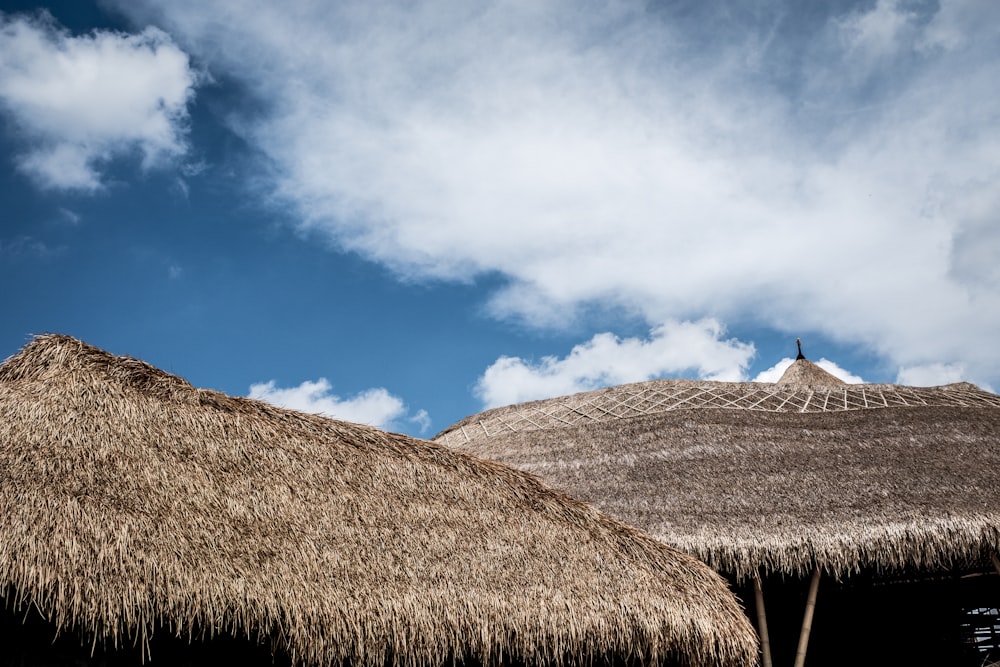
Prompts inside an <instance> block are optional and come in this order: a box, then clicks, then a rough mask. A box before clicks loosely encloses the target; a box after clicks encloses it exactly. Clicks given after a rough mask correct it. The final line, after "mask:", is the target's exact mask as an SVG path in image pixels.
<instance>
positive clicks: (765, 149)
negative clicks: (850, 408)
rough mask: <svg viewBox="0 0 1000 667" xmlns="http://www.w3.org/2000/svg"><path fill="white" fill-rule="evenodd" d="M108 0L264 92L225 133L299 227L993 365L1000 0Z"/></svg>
mask: <svg viewBox="0 0 1000 667" xmlns="http://www.w3.org/2000/svg"><path fill="white" fill-rule="evenodd" d="M119 4H120V6H121V7H122V9H123V10H125V11H127V12H132V14H133V15H135V16H139V15H141V16H143V17H147V16H159V17H160V18H161V19H162V20H163V25H164V26H169V28H170V29H171V30H172V31H174V34H176V35H177V36H178V39H182V40H183V43H184V44H185V46H186V47H188V46H189V48H190V49H191V50H192V51H195V52H197V53H198V54H199V55H200V56H201V57H203V58H204V59H205V60H206V61H207V62H209V63H210V65H211V66H212V67H215V68H217V69H218V70H220V71H225V73H226V74H228V75H230V76H233V77H235V78H236V79H238V80H240V81H241V82H242V83H244V84H245V85H246V86H247V87H248V88H249V89H250V90H251V91H252V92H253V93H254V94H256V95H257V96H258V97H259V99H260V100H264V101H266V105H265V107H266V112H264V113H259V112H258V113H256V115H254V116H248V117H244V118H242V119H241V120H240V122H239V124H238V125H237V129H238V130H239V131H240V132H242V134H243V135H244V136H245V137H246V138H247V139H248V140H249V141H251V142H252V143H253V144H254V145H255V146H256V147H258V148H259V149H261V151H262V152H263V153H264V154H266V155H267V156H268V157H269V159H270V160H272V161H273V165H274V166H275V168H276V173H277V179H276V182H275V184H274V185H275V193H276V196H278V197H279V198H280V199H281V200H283V201H287V202H289V203H290V204H291V205H292V206H293V207H294V210H296V211H297V212H298V213H299V215H300V217H301V219H302V225H303V226H304V227H308V228H311V229H313V230H316V231H319V232H321V233H322V234H325V235H327V236H329V237H330V238H332V239H334V240H335V241H336V243H337V245H338V247H342V248H347V249H350V250H355V251H358V252H360V253H361V254H362V255H364V256H366V257H368V258H370V259H372V260H374V261H377V262H380V263H382V264H385V265H387V266H390V267H392V268H393V269H394V270H396V271H398V272H399V273H400V274H402V275H404V276H406V277H408V278H416V279H421V278H428V277H440V278H446V279H455V280H475V279H476V278H477V277H478V276H480V275H500V276H503V277H505V278H506V280H507V283H506V286H505V287H504V288H503V289H501V290H500V291H499V292H497V293H495V294H493V295H492V297H491V300H490V307H491V309H492V312H493V313H494V314H495V315H496V316H498V317H504V318H519V319H521V320H523V321H525V322H527V323H529V324H532V325H536V326H562V325H563V324H565V323H567V322H570V321H572V320H573V319H574V317H575V316H577V315H579V314H580V313H581V312H585V311H586V309H587V307H589V306H590V305H593V304H599V305H611V306H612V307H620V308H623V309H625V310H626V311H627V312H629V313H630V314H635V315H638V316H640V317H642V318H644V319H645V321H646V322H648V323H649V324H650V325H652V324H655V323H658V322H663V321H668V320H672V321H684V320H691V321H696V320H699V319H701V318H703V317H714V318H717V319H719V320H720V321H726V322H735V321H739V322H741V323H760V324H766V325H768V326H770V327H771V328H773V329H778V330H781V331H803V330H809V331H816V332H820V333H824V334H826V335H828V336H829V337H831V338H833V339H836V340H838V341H841V342H843V343H845V344H850V343H854V344H857V345H859V346H864V348H865V349H866V350H874V351H875V352H877V353H879V354H881V355H882V356H883V357H884V361H886V362H888V363H893V364H896V365H899V366H908V365H916V364H923V363H925V362H926V360H928V359H930V360H934V361H937V362H940V363H945V364H959V363H961V364H965V366H966V367H967V368H975V369H977V372H979V373H980V374H981V375H982V376H984V377H993V378H1000V349H998V348H997V346H995V345H993V344H992V343H993V339H994V338H995V332H996V331H998V330H1000V290H997V289H993V287H994V286H995V283H996V281H997V280H998V278H997V275H998V274H997V272H996V268H995V264H996V263H995V262H993V263H992V264H991V263H990V258H991V254H990V253H989V252H985V251H981V250H979V248H982V247H983V246H982V245H981V243H986V244H988V245H989V247H993V246H995V245H996V239H997V238H998V237H997V236H996V233H995V232H993V231H991V230H993V229H995V227H996V226H995V225H992V224H990V221H991V220H992V218H988V217H986V218H984V213H983V211H984V210H989V206H990V205H992V204H991V202H992V203H995V202H996V201H997V200H998V198H1000V185H998V184H1000V134H998V133H997V132H996V131H995V128H996V118H997V117H998V116H1000V96H997V95H985V94H983V91H987V90H992V89H993V88H995V82H996V81H997V80H1000V4H997V3H984V2H966V1H962V2H959V1H957V0H942V2H940V3H939V4H940V7H939V8H937V7H934V6H932V5H931V4H930V3H928V4H927V5H917V4H914V3H906V4H905V5H904V4H901V3H896V2H891V1H887V0H881V1H880V2H878V3H875V4H874V5H873V4H872V3H868V2H866V3H861V2H859V3H857V4H856V5H854V6H853V7H846V8H843V4H842V3H837V5H838V9H837V11H839V12H840V13H839V14H838V13H832V14H829V15H827V16H825V17H823V20H821V21H812V19H811V18H810V17H812V16H814V15H815V13H816V12H818V11H830V10H823V9H817V8H816V6H815V5H814V4H813V3H796V2H794V1H793V0H783V1H780V2H778V3H774V6H775V9H774V13H775V15H780V16H783V17H785V18H784V19H782V20H785V21H786V24H787V25H786V27H783V28H782V29H781V30H776V29H775V25H777V22H776V21H775V20H769V21H766V22H764V23H762V24H759V25H758V24H754V23H745V24H744V23H735V22H734V21H736V19H737V18H739V17H746V16H749V15H750V13H729V14H726V15H723V14H722V13H715V12H714V10H713V9H712V6H713V5H714V4H715V3H703V4H704V6H705V8H704V9H701V10H698V9H693V8H692V9H691V10H690V11H691V13H692V14H693V18H691V19H686V18H685V17H684V16H681V15H674V14H670V11H671V8H670V3H661V4H657V5H656V8H655V9H653V8H649V9H643V6H642V5H641V4H629V3H603V2H596V1H595V2H584V3H583V4H581V3H580V2H569V0H565V1H560V0H556V1H554V2H546V3H515V2H499V3H493V4H490V5H480V4H473V5H469V4H468V3H464V2H457V1H456V2H443V3H434V4H433V7H431V6H430V5H427V4H422V3H363V2H342V3H336V4H335V5H333V6H330V5H329V3H323V2H318V1H310V0H298V1H296V2H288V3H282V4H281V5H277V4H271V3H256V4H254V5H253V6H252V7H247V6H246V4H245V3H243V2H239V3H237V2H235V0H231V1H225V0H220V1H219V2H213V3H201V2H197V1H196V0H174V1H172V2H170V3H165V2H163V3H161V2H157V1H155V0H145V1H141V0H140V1H139V2H132V1H130V2H128V3H125V2H124V0H121V1H120V2H119ZM140 7H145V9H141V8H140ZM805 7H809V9H804V8H805ZM151 8H152V9H151ZM701 11H703V12H705V13H704V14H699V13H698V12H701ZM741 20H742V19H741ZM727 21H728V23H727ZM800 28H801V30H800ZM255 108H256V109H258V111H259V108H260V107H255ZM984 202H985V203H986V208H985V209H984ZM993 210H995V208H994V209H993Z"/></svg>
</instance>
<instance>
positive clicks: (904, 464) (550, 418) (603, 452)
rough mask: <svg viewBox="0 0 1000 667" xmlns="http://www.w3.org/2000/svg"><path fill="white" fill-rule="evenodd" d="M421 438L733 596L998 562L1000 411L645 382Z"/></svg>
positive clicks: (482, 418)
mask: <svg viewBox="0 0 1000 667" xmlns="http://www.w3.org/2000/svg"><path fill="white" fill-rule="evenodd" d="M435 440H436V441H437V442H441V443H442V444H447V445H448V446H451V447H453V448H458V449H463V450H466V451H470V452H473V453H475V454H477V455H480V456H485V457H489V458H493V459H495V460H498V461H503V462H506V463H509V464H511V465H514V466H517V467H519V468H521V469H524V470H527V471H530V472H532V473H535V474H537V475H539V476H540V477H542V478H543V479H544V480H545V481H546V482H548V483H549V484H551V485H552V486H555V487H556V488H559V489H561V490H563V491H566V492H567V493H570V494H573V495H575V496H576V497H578V498H581V499H583V500H586V501H588V502H592V503H594V504H595V505H596V506H597V507H599V508H601V509H603V510H605V511H607V512H608V513H609V514H612V515H614V516H617V517H618V518H620V519H623V520H625V521H627V522H628V523H630V524H632V525H634V526H637V527H639V528H641V529H643V530H645V531H648V532H649V533H650V534H652V535H654V536H656V537H657V538H659V539H661V540H662V541H664V542H666V543H668V544H671V545H674V546H677V547H679V548H681V549H683V550H685V551H687V552H689V553H691V554H694V555H696V556H698V557H699V558H700V559H702V560H704V561H705V562H707V563H708V564H710V565H711V566H712V567H714V568H716V569H717V570H718V571H720V572H723V573H725V574H727V575H729V576H733V577H735V578H736V579H738V580H745V579H746V578H748V577H750V576H751V575H752V574H753V573H754V572H756V571H758V570H759V571H761V572H762V573H765V574H766V573H776V572H777V573H791V574H795V575H801V574H805V573H808V572H810V571H812V570H813V569H814V568H815V567H817V566H818V567H820V568H822V569H824V570H825V571H827V572H829V573H832V574H834V575H837V576H841V575H849V574H852V573H856V572H857V571H859V570H862V569H865V570H869V571H876V570H878V571H904V570H912V569H917V570H934V569H939V568H943V569H947V568H951V567H955V566H959V565H961V564H963V563H964V562H966V561H979V560H981V559H985V562H986V563H989V553H990V552H991V551H993V552H995V551H996V550H997V549H998V548H1000V396H997V395H995V394H992V393H990V392H986V391H983V390H981V389H979V388H978V387H976V386H974V385H971V384H967V383H959V384H952V385H947V386H942V387H931V388H918V387H904V386H897V385H885V384H858V385H848V384H844V383H842V382H841V381H839V380H837V379H836V378H833V377H832V376H829V374H827V373H825V371H822V370H821V369H819V368H818V367H817V366H815V365H814V364H812V363H811V362H809V361H807V360H804V359H802V360H798V361H796V362H794V364H793V366H792V368H790V369H789V370H788V372H787V373H786V374H785V377H784V378H782V382H781V383H774V384H771V383H753V382H744V383H730V382H706V381H693V380H654V381H650V382H642V383H637V384H628V385H622V386H618V387H612V388H608V389H602V390H598V391H591V392H585V393H580V394H574V395H572V396H564V397H561V398H555V399H550V400H544V401H534V402H530V403H524V404H520V405H514V406H508V407H503V408H497V409H493V410H488V411H486V412H483V413H481V414H478V415H474V416H472V417H469V418H467V419H464V420H462V421H461V422H459V423H457V424H455V425H454V426H451V427H449V428H448V429H446V430H445V431H444V432H442V433H441V434H439V435H438V436H437V437H436V438H435Z"/></svg>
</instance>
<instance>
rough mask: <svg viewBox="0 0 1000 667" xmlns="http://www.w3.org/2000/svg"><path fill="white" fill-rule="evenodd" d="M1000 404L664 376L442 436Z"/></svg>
mask: <svg viewBox="0 0 1000 667" xmlns="http://www.w3.org/2000/svg"><path fill="white" fill-rule="evenodd" d="M917 406H919V407H928V406H935V407H997V408H1000V396H998V395H996V394H992V393H989V392H986V391H983V390H981V389H979V388H978V387H976V386H975V385H971V384H966V383H960V384H954V385H948V386H946V387H929V388H928V387H905V386H900V385H885V384H864V385H861V384H859V385H841V386H836V387H829V386H801V385H775V384H764V383H759V384H758V383H729V382H697V381H691V380H657V381H652V382H642V383H636V384H630V385H622V386H619V387H614V388H612V389H605V390H600V391H591V392H584V393H580V394H573V395H571V396H564V397H561V398H557V399H551V400H546V401H535V402H532V403H524V404H522V405H517V406H512V407H507V408H498V409H496V410H489V411H487V412H483V413H480V414H478V415H476V416H474V417H471V418H469V419H466V420H464V421H462V422H459V423H458V424H456V425H455V426H453V427H451V428H449V429H448V430H446V431H444V432H443V433H441V434H439V435H438V436H437V438H436V440H437V441H438V442H441V443H444V444H446V445H449V446H461V445H462V444H464V443H467V442H472V441H476V440H480V439H483V438H489V437H492V436H495V435H498V434H501V433H511V432H523V431H533V430H538V429H554V428H563V427H568V426H580V425H583V424H585V423H588V422H603V421H612V420H616V419H627V418H629V417H638V416H643V415H654V414H659V413H663V412H669V411H671V410H687V409H693V408H720V409H733V410H760V411H765V412H840V411H844V410H868V409H878V408H891V407H917Z"/></svg>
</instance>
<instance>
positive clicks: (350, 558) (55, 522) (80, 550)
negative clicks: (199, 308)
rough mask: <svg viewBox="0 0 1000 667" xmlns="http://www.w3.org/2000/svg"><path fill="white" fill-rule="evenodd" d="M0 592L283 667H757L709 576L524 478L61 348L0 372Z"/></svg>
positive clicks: (67, 626)
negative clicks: (621, 664) (231, 647)
mask: <svg viewBox="0 0 1000 667" xmlns="http://www.w3.org/2000/svg"><path fill="white" fill-rule="evenodd" d="M0 591H2V592H3V594H4V597H5V599H6V601H7V604H8V605H11V606H13V607H16V608H19V609H20V608H25V607H28V606H31V607H36V608H37V609H38V610H39V611H40V612H41V613H42V614H43V615H45V616H46V617H48V618H49V619H50V620H51V621H52V623H53V624H54V625H55V626H56V627H58V628H61V629H64V630H74V631H76V630H79V631H83V632H85V633H87V634H88V636H89V637H91V638H92V640H93V641H95V642H97V643H106V644H108V645H121V644H133V643H136V642H139V643H142V642H145V641H147V640H148V638H149V636H150V635H151V634H152V633H154V632H156V631H157V629H160V631H162V629H163V628H166V629H167V631H168V632H170V633H172V634H174V635H176V636H182V637H191V636H194V635H197V634H200V633H208V634H212V633H223V634H230V635H234V636H248V637H251V638H253V639H255V640H256V639H262V640H270V641H274V642H276V643H277V644H278V645H279V647H280V648H281V649H282V650H284V651H286V652H287V653H288V654H289V655H290V656H291V657H292V659H293V661H294V662H295V663H297V664H309V665H325V664H340V663H344V662H350V663H352V664H356V665H360V666H371V667H383V666H386V665H398V666H400V667H417V666H420V665H429V664H442V663H447V662H451V661H459V662H461V661H462V660H464V659H469V660H473V661H478V662H482V663H483V664H488V665H489V664H499V663H502V662H505V661H509V660H513V661H520V662H527V663H531V664H552V665H563V664H566V665H569V664H579V665H583V664H589V663H590V662H592V661H597V662H601V661H604V660H626V659H632V660H636V661H638V662H642V663H646V664H681V665H720V666H721V665H743V664H751V663H752V662H753V661H754V660H755V655H756V638H755V636H754V633H753V629H752V628H751V627H750V626H749V624H748V622H747V621H746V619H745V617H744V615H743V613H742V609H741V607H740V605H739V604H738V602H737V601H736V600H735V599H734V598H733V596H732V594H731V593H730V592H729V590H728V588H727V587H726V585H725V583H724V582H723V580H721V578H719V577H718V576H717V575H715V573H713V572H712V571H711V570H709V569H708V568H707V567H706V566H704V565H703V564H701V563H700V562H698V561H697V560H695V559H694V558H692V557H690V556H687V555H684V554H681V553H680V552H678V551H675V550H673V549H671V548H669V547H666V546H664V545H663V544H661V543H659V542H657V541H656V540H653V539H652V538H650V537H647V536H646V535H644V534H642V533H640V532H638V531H637V530H635V529H632V528H630V527H628V526H626V525H624V524H622V523H619V522H618V521H616V520H612V519H610V518H609V517H607V516H606V515H604V514H602V513H600V512H598V511H597V510H595V509H594V508H592V507H590V506H588V505H585V504H583V503H581V502H579V501H577V500H574V499H572V498H570V497H568V496H566V495H564V494H561V493H558V492H555V491H552V490H550V489H549V488H547V487H546V486H544V485H543V484H542V483H540V482H539V480H538V479H537V478H535V477H533V476H531V475H529V474H525V473H523V472H519V471H515V470H513V469H511V468H509V467H507V466H504V465H501V464H498V463H492V462H489V461H484V460H480V459H478V458H475V457H473V456H469V455H464V454H460V453H456V452H453V451H450V450H448V449H446V448H444V447H441V446H439V445H435V444H433V443H429V442H426V441H421V440H416V439H413V438H409V437H406V436H403V435H399V434H391V433H386V432H383V431H380V430H378V429H374V428H370V427H365V426H360V425H356V424H348V423H345V422H340V421H336V420H332V419H326V418H323V417H319V416H315V415H306V414H301V413H297V412H294V411H290V410H283V409H280V408H276V407H273V406H269V405H267V404H264V403H261V402H258V401H253V400H249V399H244V398H238V397H231V396H226V395H224V394H221V393H218V392H214V391H209V390H203V389H196V388H194V387H192V386H191V385H190V384H189V383H187V382H185V381H184V380H182V379H180V378H178V377H175V376H173V375H170V374H167V373H165V372H163V371H161V370H159V369H156V368H154V367H152V366H150V365H149V364H146V363H144V362H141V361H138V360H135V359H130V358H126V357H115V356H113V355H110V354H108V353H106V352H104V351H102V350H99V349H97V348H94V347H92V346H89V345H86V344H85V343H82V342H80V341H77V340H75V339H72V338H69V337H65V336H55V335H48V336H42V337H38V338H36V339H35V340H33V341H32V342H31V343H29V344H28V345H27V346H26V347H25V348H24V349H23V350H22V351H21V352H20V353H19V354H17V355H15V356H14V357H12V358H10V359H8V360H7V361H6V362H4V364H3V365H2V366H0Z"/></svg>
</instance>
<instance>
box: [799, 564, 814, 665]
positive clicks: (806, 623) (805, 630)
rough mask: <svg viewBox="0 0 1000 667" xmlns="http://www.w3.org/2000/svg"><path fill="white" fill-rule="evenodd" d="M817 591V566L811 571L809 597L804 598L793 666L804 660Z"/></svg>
mask: <svg viewBox="0 0 1000 667" xmlns="http://www.w3.org/2000/svg"><path fill="white" fill-rule="evenodd" d="M818 592H819V568H818V567H817V568H816V570H815V571H814V572H813V576H812V581H811V582H809V597H808V598H807V599H806V613H805V615H804V616H803V617H802V634H800V635H799V650H798V651H797V652H796V653H795V667H803V665H805V662H806V648H807V647H808V646H809V633H810V632H811V631H812V620H813V612H814V611H815V610H816V594H817V593H818Z"/></svg>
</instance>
